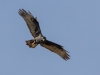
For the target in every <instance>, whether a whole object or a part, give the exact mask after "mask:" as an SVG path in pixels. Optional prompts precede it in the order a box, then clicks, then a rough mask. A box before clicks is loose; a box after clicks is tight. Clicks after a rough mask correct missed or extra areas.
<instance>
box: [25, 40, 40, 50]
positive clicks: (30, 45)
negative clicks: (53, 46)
mask: <svg viewBox="0 0 100 75" xmlns="http://www.w3.org/2000/svg"><path fill="white" fill-rule="evenodd" d="M26 45H28V46H29V47H30V48H35V47H36V46H37V45H38V44H37V43H36V42H35V40H27V41H26Z"/></svg>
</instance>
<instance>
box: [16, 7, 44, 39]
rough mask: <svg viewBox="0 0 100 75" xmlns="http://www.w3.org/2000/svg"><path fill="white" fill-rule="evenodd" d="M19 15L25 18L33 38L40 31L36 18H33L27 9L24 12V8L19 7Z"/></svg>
mask: <svg viewBox="0 0 100 75" xmlns="http://www.w3.org/2000/svg"><path fill="white" fill-rule="evenodd" d="M18 13H19V15H20V16H21V17H22V18H23V19H24V20H25V22H26V24H27V26H28V28H29V30H30V32H31V34H32V36H33V37H34V38H35V37H37V36H38V35H39V34H42V33H41V30H40V27H39V22H38V21H37V18H34V16H33V15H32V14H31V13H30V12H29V11H28V12H26V11H25V10H24V9H19V12H18Z"/></svg>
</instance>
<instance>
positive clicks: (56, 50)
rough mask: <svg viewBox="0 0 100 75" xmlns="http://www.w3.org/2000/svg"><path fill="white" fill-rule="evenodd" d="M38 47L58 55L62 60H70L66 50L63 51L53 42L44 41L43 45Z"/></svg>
mask: <svg viewBox="0 0 100 75" xmlns="http://www.w3.org/2000/svg"><path fill="white" fill-rule="evenodd" d="M40 45H41V46H42V47H45V48H47V49H48V50H50V51H52V52H54V53H56V54H58V55H59V56H61V57H62V58H63V59H64V60H68V59H70V58H69V57H70V56H69V54H68V52H67V51H66V50H64V49H63V47H62V46H61V45H59V44H56V43H54V42H51V41H48V40H46V41H45V42H44V43H40Z"/></svg>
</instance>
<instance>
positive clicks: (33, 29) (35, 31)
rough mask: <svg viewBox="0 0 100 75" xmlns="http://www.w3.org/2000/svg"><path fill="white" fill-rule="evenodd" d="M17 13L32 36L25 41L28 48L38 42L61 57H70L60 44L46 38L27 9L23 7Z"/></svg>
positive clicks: (66, 58) (33, 46)
mask: <svg viewBox="0 0 100 75" xmlns="http://www.w3.org/2000/svg"><path fill="white" fill-rule="evenodd" d="M18 13H19V15H20V16H21V17H22V18H23V19H24V20H25V22H26V24H27V26H28V28H29V30H30V33H31V34H32V36H33V37H34V39H32V40H27V41H26V44H27V45H28V46H29V47H30V48H35V47H36V46H37V45H38V44H40V45H41V46H42V47H45V48H47V49H48V50H50V51H52V52H54V53H56V54H58V55H59V56H61V57H62V58H63V59H65V60H68V59H70V58H69V54H68V52H67V51H66V50H65V49H63V47H62V46H61V45H59V44H57V43H54V42H51V41H49V40H47V39H46V37H45V36H43V35H42V33H41V29H40V27H39V22H38V21H37V18H35V17H34V16H33V15H32V14H31V13H30V12H29V11H28V12H26V11H25V10H24V9H19V12H18Z"/></svg>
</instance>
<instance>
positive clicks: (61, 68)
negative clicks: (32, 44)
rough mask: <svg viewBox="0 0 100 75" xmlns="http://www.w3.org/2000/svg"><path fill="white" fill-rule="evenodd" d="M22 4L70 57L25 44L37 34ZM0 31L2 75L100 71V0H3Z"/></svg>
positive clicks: (95, 73) (76, 74) (66, 74)
mask: <svg viewBox="0 0 100 75" xmlns="http://www.w3.org/2000/svg"><path fill="white" fill-rule="evenodd" d="M22 8H23V9H25V10H29V11H30V12H31V13H32V14H33V15H34V17H37V18H38V21H39V24H40V27H41V31H42V34H43V35H44V36H46V38H47V39H48V40H50V41H53V42H55V43H58V44H60V45H62V46H64V48H65V49H66V50H67V51H69V52H70V53H69V54H70V56H71V57H70V58H71V59H70V60H68V61H65V60H63V59H62V58H61V57H59V56H58V55H57V54H55V53H52V52H50V51H49V50H47V49H45V48H43V47H41V46H40V45H38V46H37V47H36V48H34V49H33V48H32V49H31V48H29V47H28V46H26V45H25V41H26V40H30V39H33V37H32V36H31V34H30V32H29V30H28V28H27V25H26V23H25V21H24V20H23V19H22V17H20V15H19V14H18V10H19V9H22ZM0 35H1V36H0V75H100V0H21V1H19V0H9V1H6V0H1V1H0Z"/></svg>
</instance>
